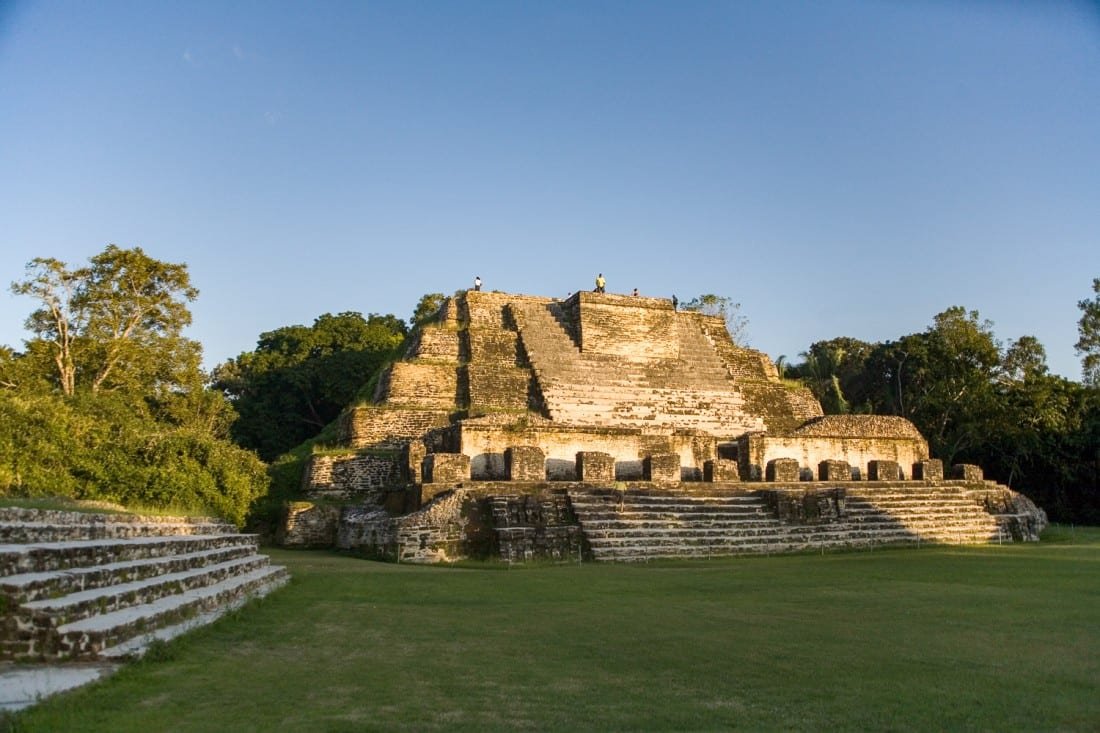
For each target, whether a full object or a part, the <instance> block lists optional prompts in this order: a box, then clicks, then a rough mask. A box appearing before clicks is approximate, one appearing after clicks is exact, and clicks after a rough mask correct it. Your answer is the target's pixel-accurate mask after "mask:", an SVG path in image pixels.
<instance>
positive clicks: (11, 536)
mask: <svg viewBox="0 0 1100 733" xmlns="http://www.w3.org/2000/svg"><path fill="white" fill-rule="evenodd" d="M231 530H232V525H228V524H226V523H225V522H210V521H205V522H197V521H182V522H176V521H173V522H160V521H157V522H149V523H145V522H142V523H134V522H125V521H108V522H95V523H88V524H82V525H72V524H55V523H42V524H39V523H37V522H26V521H14V522H4V523H0V543H15V544H17V543H26V542H64V541H66V540H91V539H129V538H132V537H168V536H173V535H194V534H219V533H223V532H227V531H231Z"/></svg>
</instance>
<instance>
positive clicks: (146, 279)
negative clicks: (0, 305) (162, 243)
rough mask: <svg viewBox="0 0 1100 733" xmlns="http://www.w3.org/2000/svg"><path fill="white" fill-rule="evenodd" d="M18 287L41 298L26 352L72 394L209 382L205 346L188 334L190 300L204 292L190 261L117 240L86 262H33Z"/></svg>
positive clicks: (151, 389) (30, 323)
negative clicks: (167, 258)
mask: <svg viewBox="0 0 1100 733" xmlns="http://www.w3.org/2000/svg"><path fill="white" fill-rule="evenodd" d="M11 290H12V292H14V293H16V294H18V295H27V296H30V297H31V298H34V299H35V300H37V301H38V303H39V307H38V308H37V309H36V310H35V311H34V312H32V313H31V314H30V316H28V318H27V320H26V323H25V326H26V328H27V330H28V331H30V332H31V333H32V334H33V338H32V339H30V340H28V341H27V342H26V346H27V352H26V356H27V358H29V359H31V361H32V362H33V361H39V362H45V361H48V362H49V363H50V364H52V367H53V369H52V371H53V377H52V381H54V383H55V384H56V386H57V387H58V388H59V389H60V390H61V392H62V394H64V395H67V396H71V395H73V394H74V393H75V392H76V390H77V389H78V388H79V387H85V388H87V389H89V390H91V391H92V392H93V393H95V392H99V391H101V390H127V391H130V392H139V393H141V392H157V391H162V390H165V389H173V388H176V387H179V386H181V385H185V386H188V387H192V386H194V384H195V382H196V378H198V381H199V382H200V383H201V373H200V371H199V360H200V355H201V347H200V346H199V345H198V344H197V343H196V342H194V341H191V340H190V339H186V338H184V337H183V336H182V332H183V329H184V328H185V327H186V326H187V325H189V324H190V323H191V313H190V311H189V310H188V309H187V305H186V303H189V302H191V301H193V300H194V299H195V298H196V297H198V290H196V289H195V288H194V287H192V286H191V279H190V276H189V275H188V273H187V266H186V265H182V264H174V263H168V262H161V261H159V260H155V259H153V258H151V257H149V256H148V255H146V254H145V252H144V251H143V250H142V249H141V248H140V247H134V248H133V249H122V248H120V247H118V246H117V245H114V244H111V245H108V246H107V248H106V249H104V250H103V252H101V253H99V254H97V255H95V256H94V257H92V258H91V260H90V263H89V265H88V266H86V267H76V268H72V267H69V266H68V265H67V264H66V263H64V262H61V261H60V260H56V259H53V258H49V257H40V258H36V259H34V260H31V262H30V263H28V265H27V278H26V279H25V280H22V281H18V282H14V283H12V285H11ZM38 371H39V372H40V373H41V372H42V371H44V370H43V369H42V367H41V366H39V367H38Z"/></svg>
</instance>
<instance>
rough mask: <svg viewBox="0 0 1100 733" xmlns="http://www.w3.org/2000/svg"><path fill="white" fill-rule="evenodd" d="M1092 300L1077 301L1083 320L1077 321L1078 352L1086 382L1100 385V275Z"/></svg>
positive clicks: (1093, 284) (1095, 282)
mask: <svg viewBox="0 0 1100 733" xmlns="http://www.w3.org/2000/svg"><path fill="white" fill-rule="evenodd" d="M1092 292H1093V293H1095V295H1094V296H1093V298H1092V299H1091V300H1088V299H1086V300H1079V301H1077V307H1078V308H1080V309H1081V320H1079V321H1078V322H1077V333H1078V334H1080V338H1079V339H1077V344H1076V347H1077V353H1078V354H1080V356H1081V371H1082V375H1083V377H1084V381H1085V384H1091V385H1092V386H1093V387H1100V277H1097V278H1093V280H1092Z"/></svg>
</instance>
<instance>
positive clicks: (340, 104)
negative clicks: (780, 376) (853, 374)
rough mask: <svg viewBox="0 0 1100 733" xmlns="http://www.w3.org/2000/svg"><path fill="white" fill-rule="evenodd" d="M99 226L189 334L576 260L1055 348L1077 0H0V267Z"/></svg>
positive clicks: (227, 340)
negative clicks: (147, 265) (162, 295)
mask: <svg viewBox="0 0 1100 733" xmlns="http://www.w3.org/2000/svg"><path fill="white" fill-rule="evenodd" d="M111 242H113V243H117V244H119V245H120V246H124V247H131V246H141V247H143V248H144V249H145V250H146V252H148V253H149V254H150V255H152V256H154V257H156V258H158V259H162V260H167V261H171V262H185V263H187V265H188V266H189V269H190V272H191V276H192V279H193V282H194V284H195V285H196V286H197V287H198V288H199V289H200V291H201V294H200V296H199V299H198V301H196V302H195V303H194V304H193V306H192V312H193V314H194V325H193V326H192V328H191V329H190V331H189V335H190V336H191V337H192V338H195V339H198V340H199V341H201V342H202V343H203V345H204V349H205V355H206V364H207V365H208V366H213V365H214V364H216V363H218V362H221V361H224V360H225V359H227V358H230V357H232V356H235V355H236V354H238V353H240V352H242V351H248V350H251V349H252V348H253V347H254V346H255V342H256V338H257V336H258V335H259V334H260V333H261V332H263V331H266V330H270V329H273V328H278V327H280V326H285V325H290V324H295V323H305V324H308V323H311V322H312V321H313V319H314V318H316V317H317V316H318V315H320V314H322V313H326V312H332V313H336V312H340V311H360V312H363V313H367V312H380V313H389V312H392V313H394V314H396V315H398V316H401V317H407V316H409V315H410V314H411V312H412V310H413V307H414V305H415V304H416V302H417V300H418V299H419V297H420V296H421V295H422V294H423V293H426V292H433V291H440V292H445V293H452V292H454V291H455V290H457V289H460V288H463V287H467V286H468V285H469V283H470V281H471V280H472V279H473V277H474V275H480V276H481V277H482V279H483V280H484V281H485V286H486V287H487V288H489V289H501V290H507V291H513V292H527V293H534V294H540V295H565V294H566V293H568V292H570V291H574V290H578V289H582V288H591V287H592V280H593V278H594V276H595V274H596V272H597V271H602V272H603V273H604V274H605V275H606V276H607V279H608V289H609V290H611V291H617V292H629V291H630V290H631V288H634V287H637V288H639V289H640V290H641V291H642V293H643V294H647V295H665V296H668V295H671V294H673V293H675V294H676V295H678V296H679V297H680V298H681V299H682V300H686V299H688V298H690V297H691V296H693V295H697V294H700V293H708V292H712V293H718V294H721V295H728V296H730V297H732V298H733V299H734V300H736V301H739V302H741V303H742V311H743V313H744V314H745V315H746V316H747V317H748V318H749V339H750V343H751V345H753V346H755V347H756V348H760V349H763V350H764V351H766V352H768V353H769V354H770V355H771V356H772V357H773V358H774V357H776V356H778V355H780V354H784V355H786V356H787V357H788V359H789V360H792V361H793V360H797V354H798V353H799V352H800V351H803V350H805V349H806V348H807V347H808V346H809V345H810V344H811V343H812V342H813V341H817V340H821V339H827V338H832V337H835V336H853V337H856V338H861V339H865V340H868V341H879V340H885V339H891V338H896V337H898V336H901V335H903V334H907V333H912V332H916V331H921V330H924V329H925V328H926V327H927V326H928V325H929V324H930V323H931V321H932V318H933V316H934V315H935V314H936V313H938V312H940V311H942V310H944V309H945V308H947V307H949V306H952V305H963V306H965V307H967V308H970V309H977V310H979V311H980V313H981V315H982V316H983V317H985V318H988V319H990V320H992V321H993V322H994V324H995V325H994V328H995V331H996V334H997V336H998V337H999V338H1000V339H1002V340H1003V341H1008V340H1010V339H1014V338H1017V337H1019V336H1021V335H1025V334H1030V335H1035V336H1037V337H1038V338H1039V339H1040V341H1041V342H1042V343H1043V345H1044V346H1045V347H1046V350H1047V354H1048V358H1049V363H1050V366H1051V368H1052V370H1053V371H1055V372H1057V373H1060V374H1063V375H1065V376H1069V377H1072V378H1077V377H1079V374H1080V362H1079V359H1078V357H1077V356H1076V355H1075V354H1074V350H1073V343H1074V342H1075V341H1076V339H1077V333H1076V323H1077V319H1078V317H1079V311H1078V310H1077V308H1076V302H1077V301H1078V300H1080V299H1082V298H1086V297H1090V296H1091V294H1092V293H1091V283H1092V278H1093V277H1100V4H1098V3H1094V2H1083V1H1082V2H1070V1H1068V0H1067V1H1065V2H1061V1H1059V0H1045V1H1040V0H1036V1H1035V2H1012V1H1009V0H1005V1H1000V2H999V1H996V0H958V1H957V2H947V1H945V0H906V1H901V0H898V1H896V2H891V1H888V0H865V1H862V2H854V1H853V2H841V1H839V0H837V1H835V2H833V1H830V0H818V1H815V2H794V1H786V0H777V1H775V2H753V3H750V2H721V3H720V2H636V1H631V2H505V1H504V0H493V1H486V2H427V3H419V2H317V3H306V2H293V3H281V2H267V1H265V2H234V3H226V2H220V1H219V2H188V3H175V2H172V3H168V2H160V3H157V2H148V1H144V0H143V1H139V2H112V1H110V0H107V1H106V2H101V3H90V2H35V1H32V0H14V1H13V0H0V245H2V246H0V281H2V282H3V283H4V284H7V283H9V282H11V281H12V280H16V279H19V278H20V277H22V276H23V273H24V270H23V268H24V265H25V263H26V262H27V261H28V260H30V259H31V258H33V257H37V256H51V257H57V258H59V259H62V260H65V261H67V262H70V263H71V264H74V265H75V264H83V263H84V262H85V261H86V260H87V258H88V257H90V256H91V255H93V254H95V253H97V252H99V251H100V250H102V248H103V247H104V246H105V245H106V244H107V243H111ZM32 307H33V304H32V303H31V301H30V300H28V299H26V298H20V297H16V296H14V295H11V294H10V293H8V292H7V291H4V292H2V293H0V343H4V344H9V345H13V346H17V345H18V344H19V343H20V342H21V340H22V339H23V338H24V337H25V336H26V334H25V332H24V331H23V330H22V322H23V319H24V318H25V316H26V315H27V314H28V313H29V312H30V310H31V309H32Z"/></svg>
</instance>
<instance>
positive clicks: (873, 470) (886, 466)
mask: <svg viewBox="0 0 1100 733" xmlns="http://www.w3.org/2000/svg"><path fill="white" fill-rule="evenodd" d="M867 480H868V481H900V480H901V466H899V465H898V462H897V461H882V460H878V461H869V462H868V463H867Z"/></svg>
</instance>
